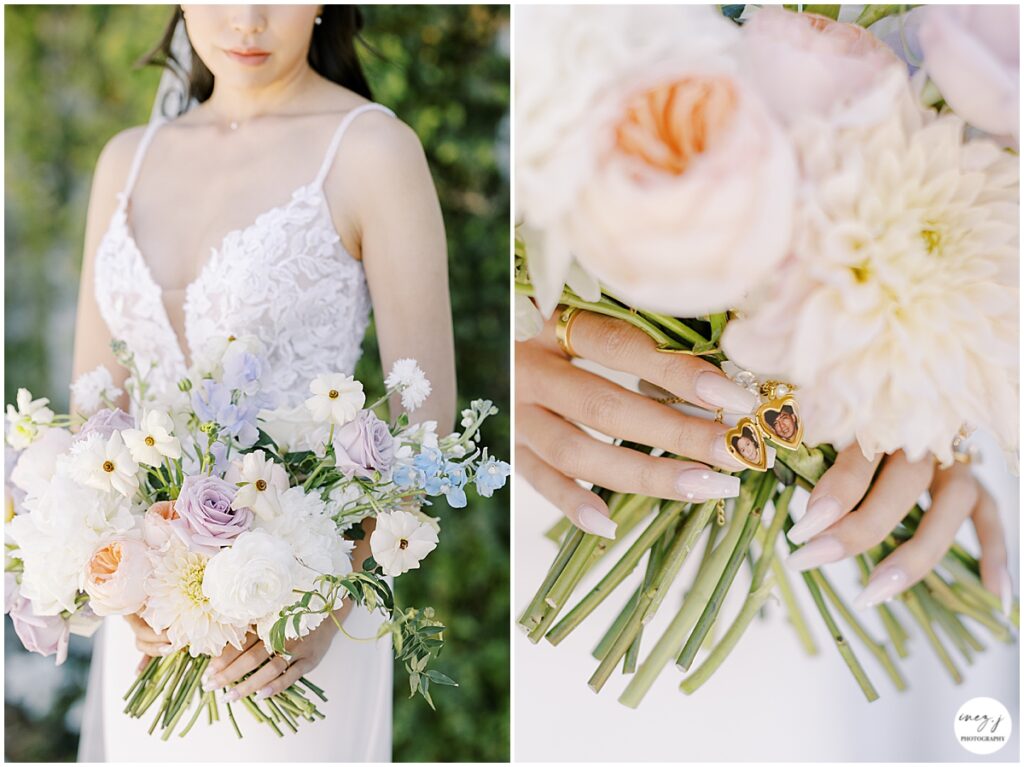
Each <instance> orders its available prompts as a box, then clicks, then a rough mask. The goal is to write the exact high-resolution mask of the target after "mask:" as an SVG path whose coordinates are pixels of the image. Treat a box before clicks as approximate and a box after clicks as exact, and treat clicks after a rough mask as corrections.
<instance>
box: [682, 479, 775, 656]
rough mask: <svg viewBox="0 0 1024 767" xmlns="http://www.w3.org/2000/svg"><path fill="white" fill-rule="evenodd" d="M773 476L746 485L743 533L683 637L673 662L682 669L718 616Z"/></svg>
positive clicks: (768, 495)
mask: <svg viewBox="0 0 1024 767" xmlns="http://www.w3.org/2000/svg"><path fill="white" fill-rule="evenodd" d="M775 482H776V480H775V475H774V474H772V473H770V472H766V473H764V474H762V475H761V476H759V477H755V478H754V479H752V480H750V484H751V485H753V486H754V492H755V497H754V506H753V508H752V509H751V510H750V513H749V515H748V517H747V519H746V522H745V523H744V525H743V532H742V533H741V534H740V538H739V540H738V541H737V542H736V544H735V546H734V547H733V550H732V553H731V554H730V555H729V561H728V562H727V563H726V565H725V569H724V570H723V571H722V577H721V578H719V580H718V583H717V584H715V588H714V591H713V592H712V593H711V599H710V600H709V601H708V603H707V605H705V607H704V612H703V613H702V614H701V616H700V619H699V620H698V621H697V625H696V626H695V627H694V629H693V633H692V634H690V637H689V639H687V640H686V644H684V645H683V650H682V652H680V653H679V657H678V658H676V665H677V666H679V667H680V668H681V669H683V670H684V671H686V670H688V669H689V668H690V665H691V664H692V663H693V659H694V658H695V657H697V651H698V650H700V647H701V644H702V643H703V642H704V638H705V637H706V636H707V634H708V631H710V630H711V625H712V624H713V623H714V622H715V619H716V618H717V617H718V613H719V612H720V611H721V609H722V602H723V600H724V599H725V595H726V594H727V593H728V591H729V588H730V587H731V586H732V582H733V580H734V579H735V578H736V573H738V572H739V569H740V564H741V563H742V562H743V559H744V557H745V556H746V552H747V548H748V547H749V546H750V541H751V540H752V539H753V537H754V533H755V531H756V530H757V529H758V527H760V525H761V513H762V511H764V507H765V505H766V504H767V503H768V500H769V499H770V498H771V496H772V494H773V493H774V492H775Z"/></svg>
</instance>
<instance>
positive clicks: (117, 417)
mask: <svg viewBox="0 0 1024 767" xmlns="http://www.w3.org/2000/svg"><path fill="white" fill-rule="evenodd" d="M134 428H135V421H134V420H132V417H131V416H130V415H128V414H127V413H126V412H124V411H123V410H121V409H120V408H109V407H108V408H104V409H103V410H98V411H96V413H94V414H93V415H92V416H90V418H89V420H88V421H86V422H85V423H84V424H82V428H81V429H79V430H78V434H76V435H75V439H74V441H75V442H81V441H82V440H83V439H85V438H86V437H88V436H89V435H90V434H99V435H101V436H102V437H103V439H105V440H106V439H109V438H110V435H111V434H113V433H114V432H115V431H121V430H122V429H134Z"/></svg>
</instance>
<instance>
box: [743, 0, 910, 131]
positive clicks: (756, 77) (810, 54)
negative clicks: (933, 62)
mask: <svg viewBox="0 0 1024 767" xmlns="http://www.w3.org/2000/svg"><path fill="white" fill-rule="evenodd" d="M740 52H741V53H740V55H741V57H742V62H743V73H744V76H745V77H746V78H747V79H748V80H749V81H750V82H751V83H753V85H754V87H755V88H756V89H757V90H758V92H759V93H760V94H761V96H762V98H764V100H765V101H766V102H767V103H768V105H769V106H770V107H771V109H772V111H773V112H774V113H775V115H776V117H777V118H778V119H779V120H781V121H783V122H785V123H787V124H788V123H792V122H793V121H795V120H797V119H799V118H801V117H804V116H808V115H811V116H814V117H818V118H822V119H825V120H828V121H830V122H832V123H834V124H836V125H839V126H850V125H868V124H875V123H878V122H880V121H881V120H883V119H885V118H886V117H887V116H888V115H890V114H892V112H893V110H894V109H895V108H896V105H897V103H898V100H899V97H900V95H901V94H903V93H905V92H906V89H907V88H908V86H909V75H908V73H907V69H906V65H905V64H904V63H903V62H902V61H900V59H899V57H897V56H896V54H894V53H893V52H892V50H891V49H889V47H888V46H886V45H885V44H884V43H882V42H881V41H880V40H879V39H878V38H876V37H875V36H874V35H873V34H871V32H869V31H867V30H866V29H864V28H863V27H860V26H857V25H856V24H843V23H841V22H838V21H833V20H832V19H829V18H827V17H825V16H819V15H817V14H813V13H794V12H792V11H787V10H784V9H782V8H780V7H764V8H761V9H760V10H759V11H757V12H756V13H755V14H754V15H753V16H752V17H751V19H750V21H748V22H747V23H746V24H745V25H744V27H743V43H742V45H741V47H740Z"/></svg>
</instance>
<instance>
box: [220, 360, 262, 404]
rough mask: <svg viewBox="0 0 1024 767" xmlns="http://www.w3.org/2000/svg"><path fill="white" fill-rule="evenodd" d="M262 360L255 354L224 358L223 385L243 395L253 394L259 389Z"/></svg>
mask: <svg viewBox="0 0 1024 767" xmlns="http://www.w3.org/2000/svg"><path fill="white" fill-rule="evenodd" d="M262 373H263V360H261V359H260V358H259V357H257V356H256V355H255V354H250V353H249V352H241V353H238V354H228V355H225V357H224V377H223V382H224V385H225V386H227V387H228V388H229V389H232V390H234V391H240V392H242V393H244V394H255V393H256V392H257V391H258V390H259V388H260V376H261V375H262Z"/></svg>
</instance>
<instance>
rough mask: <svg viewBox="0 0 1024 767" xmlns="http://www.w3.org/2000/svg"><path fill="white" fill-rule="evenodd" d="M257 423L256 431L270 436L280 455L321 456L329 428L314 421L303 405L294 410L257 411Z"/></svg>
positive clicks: (286, 408) (328, 434) (288, 408)
mask: <svg viewBox="0 0 1024 767" xmlns="http://www.w3.org/2000/svg"><path fill="white" fill-rule="evenodd" d="M259 420H260V427H261V428H262V429H263V431H265V432H266V433H267V434H268V435H270V438H271V439H272V440H274V444H276V445H277V446H278V448H279V449H280V450H281V452H282V453H298V452H302V451H304V450H312V451H313V452H314V453H316V454H317V455H320V456H323V455H324V453H325V451H326V447H327V439H328V437H329V436H330V431H331V427H330V425H329V424H325V423H321V422H319V421H317V420H315V419H314V418H313V415H312V413H310V410H309V408H308V407H307V406H306V405H305V403H303V404H301V405H296V406H295V407H281V408H277V409H275V410H261V411H260V414H259Z"/></svg>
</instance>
